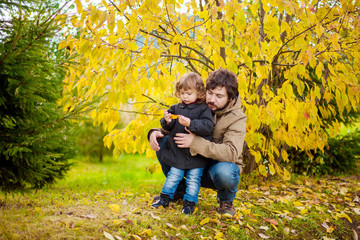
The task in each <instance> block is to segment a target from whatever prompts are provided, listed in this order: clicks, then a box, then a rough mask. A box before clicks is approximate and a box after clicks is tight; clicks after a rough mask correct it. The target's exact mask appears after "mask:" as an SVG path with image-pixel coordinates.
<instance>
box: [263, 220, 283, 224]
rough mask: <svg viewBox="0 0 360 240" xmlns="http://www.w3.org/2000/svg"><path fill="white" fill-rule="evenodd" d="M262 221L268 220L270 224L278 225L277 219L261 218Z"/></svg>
mask: <svg viewBox="0 0 360 240" xmlns="http://www.w3.org/2000/svg"><path fill="white" fill-rule="evenodd" d="M263 221H264V222H269V223H270V224H273V225H279V223H278V221H276V220H275V219H267V218H263Z"/></svg>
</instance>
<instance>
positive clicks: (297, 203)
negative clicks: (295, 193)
mask: <svg viewBox="0 0 360 240" xmlns="http://www.w3.org/2000/svg"><path fill="white" fill-rule="evenodd" d="M292 204H293V205H294V206H295V207H301V206H304V205H303V204H302V203H301V202H298V201H295V202H293V203H292Z"/></svg>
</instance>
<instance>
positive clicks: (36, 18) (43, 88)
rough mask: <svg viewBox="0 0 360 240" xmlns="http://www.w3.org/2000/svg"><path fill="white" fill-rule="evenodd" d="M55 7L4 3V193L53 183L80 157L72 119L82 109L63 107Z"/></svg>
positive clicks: (0, 158) (0, 42)
mask: <svg viewBox="0 0 360 240" xmlns="http://www.w3.org/2000/svg"><path fill="white" fill-rule="evenodd" d="M20 3H21V4H20ZM51 4H52V5H51ZM54 6H55V5H54V4H53V3H50V1H0V11H1V13H2V14H1V15H2V19H1V20H0V21H1V25H0V32H1V37H0V85H1V86H0V136H1V137H0V187H1V191H3V192H5V193H10V192H23V191H26V190H30V189H34V188H36V189H37V188H41V187H43V186H44V185H46V184H50V183H53V182H54V181H55V180H56V179H58V178H61V177H63V176H64V174H65V173H66V171H67V170H68V169H69V167H70V165H71V164H70V162H69V158H71V157H72V156H73V154H74V144H73V137H72V126H73V122H72V119H71V118H72V117H73V116H74V114H76V112H77V111H80V110H81V109H79V108H78V109H72V110H71V111H68V112H66V113H65V112H63V111H62V108H61V107H59V106H58V105H57V100H58V99H59V98H60V97H61V92H62V80H63V78H64V76H65V70H66V69H65V67H64V64H65V63H66V62H67V61H66V59H65V58H64V57H61V56H64V54H56V53H55V54H54V49H53V47H52V46H53V39H54V38H55V37H56V34H57V33H58V30H59V29H58V27H57V25H56V24H55V23H54V19H55V17H56V16H57V14H58V12H57V10H56V9H54Z"/></svg>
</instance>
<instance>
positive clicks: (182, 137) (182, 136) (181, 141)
mask: <svg viewBox="0 0 360 240" xmlns="http://www.w3.org/2000/svg"><path fill="white" fill-rule="evenodd" d="M185 130H186V131H187V132H188V133H189V134H187V133H177V134H175V137H174V141H175V143H176V145H177V146H178V148H190V146H191V144H192V142H193V140H194V138H195V134H193V133H192V132H190V131H189V130H188V129H187V128H185Z"/></svg>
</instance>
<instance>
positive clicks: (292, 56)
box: [59, 0, 360, 179]
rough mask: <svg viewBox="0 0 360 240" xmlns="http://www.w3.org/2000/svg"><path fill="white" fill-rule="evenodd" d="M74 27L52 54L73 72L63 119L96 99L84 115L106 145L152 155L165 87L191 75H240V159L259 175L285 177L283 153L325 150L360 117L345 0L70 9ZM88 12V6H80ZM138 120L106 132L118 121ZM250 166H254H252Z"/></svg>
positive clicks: (355, 39) (133, 3)
mask: <svg viewBox="0 0 360 240" xmlns="http://www.w3.org/2000/svg"><path fill="white" fill-rule="evenodd" d="M75 3H76V7H77V11H78V14H77V15H68V16H67V18H66V19H67V20H65V16H64V17H63V18H61V19H59V22H60V24H62V25H63V26H66V25H67V24H70V23H71V24H72V25H73V26H74V27H76V28H77V29H80V31H81V34H80V36H78V37H75V36H73V35H71V34H67V35H66V39H64V41H63V42H62V43H61V44H60V48H67V49H68V53H69V54H71V55H74V56H75V55H76V61H77V63H78V65H76V67H73V68H71V69H70V71H69V72H68V74H67V77H66V80H65V83H66V85H65V87H64V94H65V97H64V98H63V99H62V102H63V103H64V105H65V109H67V108H72V107H75V106H76V105H77V104H78V102H80V101H91V100H92V99H93V98H94V97H96V96H97V97H101V98H102V100H101V102H100V104H99V105H98V106H97V107H96V108H95V109H93V110H92V112H91V113H90V116H91V118H92V119H93V120H94V122H95V123H103V124H104V126H106V130H107V131H108V132H109V134H108V135H107V136H106V137H105V138H104V141H105V145H106V146H110V145H111V144H114V151H115V153H116V154H119V153H120V152H123V151H125V152H128V153H134V152H139V153H144V152H146V154H147V156H154V153H153V151H152V150H151V149H150V147H149V144H148V142H147V135H146V134H147V131H148V130H149V129H150V128H152V127H157V126H159V123H158V120H159V117H160V116H161V115H162V113H163V109H164V108H167V106H168V105H171V104H173V103H174V102H176V99H175V98H174V96H173V95H172V93H173V85H172V83H173V82H174V81H175V80H176V79H177V78H178V77H179V76H181V75H182V74H184V73H185V72H187V71H194V72H198V73H199V74H201V76H202V77H203V78H204V79H206V77H207V76H208V74H209V72H210V71H213V70H214V69H217V68H220V67H222V68H227V69H229V70H231V71H233V72H234V73H236V74H237V76H238V79H239V92H240V96H241V98H242V100H241V101H242V105H243V107H244V111H245V113H246V115H247V116H248V122H247V135H246V149H245V151H244V154H245V155H246V158H247V159H249V163H251V159H252V160H253V162H254V163H256V164H257V165H258V170H259V172H260V173H261V174H262V175H264V176H267V175H268V174H275V173H278V174H279V175H280V176H282V177H283V178H284V179H289V176H290V174H289V172H288V170H286V169H285V168H281V167H280V166H279V162H281V161H285V162H288V161H290V160H291V159H290V158H289V155H288V149H289V148H292V149H295V150H297V151H304V152H306V153H308V155H309V156H311V152H312V151H323V149H324V147H325V146H327V141H328V139H329V137H332V136H335V135H336V134H337V133H338V132H339V127H340V123H341V122H343V121H345V119H347V118H349V117H350V118H351V117H353V116H356V115H357V114H358V113H359V106H360V105H359V102H360V94H359V93H360V92H359V91H360V84H359V76H360V75H359V67H360V52H359V50H360V49H359V48H360V44H359V35H360V31H359V27H360V21H359V19H360V17H359V10H360V3H359V2H358V1H352V0H336V1H334V0H324V1H305V0H300V1H283V0H251V1H249V0H245V1H237V0H231V1H224V0H204V1H202V0H190V1H187V2H186V3H185V2H184V1H182V0H177V1H176V0H168V1H161V0H157V1H153V0H130V1H112V0H103V1H102V2H101V4H99V5H95V4H91V3H90V4H88V3H87V1H85V2H84V1H80V0H76V1H75ZM86 4H88V5H86ZM129 105H131V111H132V112H135V113H138V114H137V116H136V118H135V119H134V120H133V121H132V122H130V123H129V124H128V125H127V126H126V127H125V128H123V129H114V126H115V125H116V123H117V122H118V121H119V119H120V113H121V111H123V110H124V109H128V106H129ZM248 166H250V168H252V167H251V164H248Z"/></svg>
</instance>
